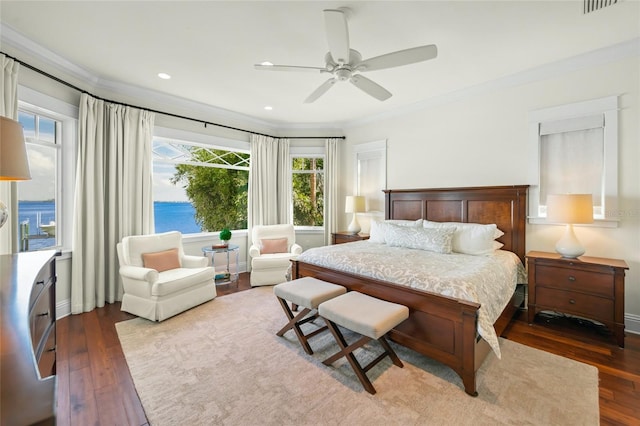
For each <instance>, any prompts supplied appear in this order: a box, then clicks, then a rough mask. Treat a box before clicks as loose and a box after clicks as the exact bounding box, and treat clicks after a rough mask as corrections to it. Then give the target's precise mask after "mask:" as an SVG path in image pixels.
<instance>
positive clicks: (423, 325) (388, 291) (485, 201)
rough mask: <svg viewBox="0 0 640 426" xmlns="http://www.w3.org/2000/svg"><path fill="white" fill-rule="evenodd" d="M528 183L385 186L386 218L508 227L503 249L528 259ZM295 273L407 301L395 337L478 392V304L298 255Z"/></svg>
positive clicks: (482, 350) (482, 353)
mask: <svg viewBox="0 0 640 426" xmlns="http://www.w3.org/2000/svg"><path fill="white" fill-rule="evenodd" d="M527 188H528V186H526V185H519V186H492V187H472V188H443V189H413V190H385V191H384V193H385V218H386V219H407V220H416V219H420V218H422V219H426V220H431V221H437V222H472V223H482V224H490V223H495V224H497V225H498V228H500V229H501V230H502V231H503V232H504V235H503V236H502V237H500V238H499V239H498V241H500V242H501V243H503V244H504V247H503V248H502V249H503V250H509V251H512V252H514V253H515V254H517V255H518V257H519V258H520V259H521V260H522V262H523V264H524V257H525V222H526V208H527V206H526V204H527ZM293 276H294V278H301V277H305V276H311V277H316V278H318V279H322V280H324V281H328V282H332V283H336V284H340V285H343V286H345V287H347V288H348V289H349V290H355V291H359V292H361V293H365V294H369V295H371V296H374V297H377V298H380V299H383V300H388V301H391V302H395V303H400V304H402V305H405V306H407V307H409V311H410V314H409V318H408V319H407V320H406V321H404V322H403V323H401V324H400V325H399V326H397V327H396V328H394V329H393V330H392V331H391V332H390V337H391V339H392V340H393V341H395V342H397V343H399V344H401V345H404V346H406V347H408V348H411V349H413V350H415V351H417V352H420V353H422V354H424V355H426V356H428V357H430V358H432V359H435V360H437V361H440V362H442V363H443V364H446V365H448V366H449V367H451V368H452V369H453V370H454V371H455V372H456V373H458V375H460V377H461V378H462V382H463V385H464V390H465V392H466V393H468V394H469V395H472V396H476V395H477V391H476V371H477V370H478V368H480V365H481V364H482V361H483V360H484V358H485V357H486V355H487V354H488V353H489V352H490V347H489V344H488V343H487V342H486V341H485V340H484V339H482V338H480V337H479V335H478V334H477V317H478V309H479V308H480V304H478V303H475V302H469V301H465V300H460V299H454V298H451V297H447V296H442V295H439V294H435V293H429V292H426V291H420V290H416V289H412V288H409V287H403V286H399V285H396V284H393V283H390V282H385V281H380V280H376V279H372V278H368V277H363V276H359V275H354V274H350V273H346V272H341V271H337V270H334V269H329V268H324V267H320V266H316V265H312V264H309V263H305V262H302V261H296V260H294V261H293ZM520 295H521V293H520V292H518V291H516V293H515V294H514V297H513V298H512V302H511V303H509V304H508V305H507V307H506V308H505V310H504V311H503V313H502V315H501V316H500V318H498V320H497V321H496V322H495V323H494V327H495V329H496V333H497V335H498V336H499V335H500V334H501V333H502V332H503V330H504V329H505V327H506V326H507V324H508V323H509V321H510V320H511V318H512V317H513V315H514V314H515V312H516V310H517V306H518V305H519V304H520V300H517V299H519V296H520Z"/></svg>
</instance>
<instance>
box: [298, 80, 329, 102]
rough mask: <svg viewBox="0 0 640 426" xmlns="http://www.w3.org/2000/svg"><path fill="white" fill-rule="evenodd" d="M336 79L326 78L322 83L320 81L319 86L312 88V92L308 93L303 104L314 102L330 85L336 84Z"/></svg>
mask: <svg viewBox="0 0 640 426" xmlns="http://www.w3.org/2000/svg"><path fill="white" fill-rule="evenodd" d="M336 81H337V80H336V79H335V78H330V79H329V80H327V81H325V82H324V83H322V84H321V85H320V87H318V88H317V89H316V90H314V91H313V93H312V94H310V95H309V96H308V97H307V99H305V100H304V103H305V104H310V103H311V102H314V101H315V100H316V99H318V98H319V97H320V96H322V95H324V94H325V93H326V91H327V90H329V89H331V86H333V85H334V84H336Z"/></svg>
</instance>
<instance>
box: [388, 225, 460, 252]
mask: <svg viewBox="0 0 640 426" xmlns="http://www.w3.org/2000/svg"><path fill="white" fill-rule="evenodd" d="M455 231H456V230H455V228H413V227H406V226H397V225H390V227H389V230H388V231H387V235H386V239H387V244H388V245H390V246H391V247H406V248H411V249H417V250H426V251H433V252H436V253H445V254H449V253H451V243H452V241H453V234H454V233H455Z"/></svg>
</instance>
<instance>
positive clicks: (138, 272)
mask: <svg viewBox="0 0 640 426" xmlns="http://www.w3.org/2000/svg"><path fill="white" fill-rule="evenodd" d="M120 275H122V276H123V277H127V278H131V279H132V280H138V281H146V282H148V283H154V282H156V281H158V271H156V270H155V269H151V268H142V267H140V266H131V265H125V266H121V267H120Z"/></svg>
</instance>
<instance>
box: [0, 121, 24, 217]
mask: <svg viewBox="0 0 640 426" xmlns="http://www.w3.org/2000/svg"><path fill="white" fill-rule="evenodd" d="M29 179H31V173H30V172H29V161H28V160H27V147H26V145H25V144H24V135H23V133H22V126H21V125H20V123H18V122H17V121H14V120H11V119H9V118H7V117H0V181H16V180H29ZM8 218H9V212H8V211H7V206H6V205H5V204H4V203H3V202H2V201H1V200H0V228H2V225H4V223H5V222H6V221H7V219H8Z"/></svg>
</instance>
